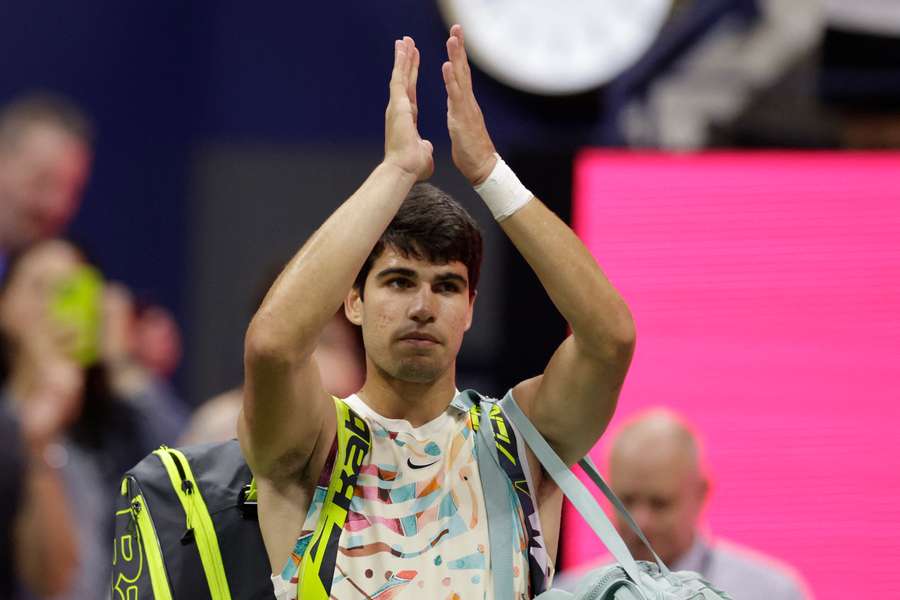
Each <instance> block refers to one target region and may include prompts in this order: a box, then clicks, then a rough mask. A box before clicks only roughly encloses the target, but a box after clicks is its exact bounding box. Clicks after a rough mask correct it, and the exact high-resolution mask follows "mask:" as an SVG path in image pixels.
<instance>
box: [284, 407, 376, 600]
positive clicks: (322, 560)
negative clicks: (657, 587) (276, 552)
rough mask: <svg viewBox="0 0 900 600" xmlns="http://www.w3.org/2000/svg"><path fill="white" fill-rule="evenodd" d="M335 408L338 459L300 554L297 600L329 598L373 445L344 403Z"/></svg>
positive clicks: (364, 426)
mask: <svg viewBox="0 0 900 600" xmlns="http://www.w3.org/2000/svg"><path fill="white" fill-rule="evenodd" d="M334 405H335V410H336V411H337V456H335V460H334V468H333V469H332V471H331V479H330V481H329V483H328V491H327V493H326V495H325V503H324V504H323V505H322V512H321V514H320V516H319V520H318V523H316V529H315V531H314V532H313V536H312V539H311V540H310V543H309V544H308V545H307V546H306V551H305V552H304V554H303V561H302V563H301V565H300V573H299V577H298V583H297V600H328V598H329V597H330V595H331V583H332V580H333V578H334V570H335V564H336V561H337V551H338V542H339V541H340V537H341V531H343V529H344V523H345V522H346V521H347V513H348V512H349V510H350V500H351V499H352V498H353V492H354V489H355V487H356V479H357V476H358V475H359V470H360V468H361V467H362V463H363V460H365V457H366V455H367V454H368V453H369V449H370V448H371V446H372V438H371V432H370V431H369V425H368V424H367V423H366V421H365V419H363V418H362V417H360V416H359V415H357V414H356V413H355V412H354V411H353V410H352V409H351V408H350V407H349V406H348V405H347V404H346V403H345V402H344V401H343V400H340V399H338V398H334ZM301 582H302V583H303V585H302V586H301V585H300V583H301Z"/></svg>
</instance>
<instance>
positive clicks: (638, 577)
mask: <svg viewBox="0 0 900 600" xmlns="http://www.w3.org/2000/svg"><path fill="white" fill-rule="evenodd" d="M500 408H501V409H502V410H503V412H504V414H505V415H506V417H507V418H508V419H509V421H510V422H512V424H513V425H514V426H515V428H516V430H517V431H518V433H519V435H521V436H522V438H523V439H524V440H525V442H526V443H527V444H528V446H529V447H530V448H531V450H532V451H533V452H534V454H535V456H537V458H538V460H539V461H540V462H541V464H542V465H543V467H544V470H545V471H546V472H547V474H548V475H550V477H551V478H552V479H553V480H554V481H555V482H556V484H557V485H558V486H559V487H560V489H561V490H562V491H563V493H564V494H565V495H566V497H567V498H568V499H569V501H570V502H571V503H572V505H573V506H574V507H575V509H576V510H577V511H578V512H579V513H581V516H582V517H584V520H585V521H586V522H587V523H588V525H590V527H591V529H593V530H594V533H596V534H597V536H598V537H599V538H600V540H601V541H602V542H603V544H604V545H605V546H606V547H607V549H608V550H609V552H610V553H611V554H612V555H613V558H615V559H616V561H617V563H618V564H616V565H610V566H608V567H603V568H599V569H596V570H594V571H591V572H590V573H589V574H588V575H586V576H585V577H584V578H583V579H582V580H581V581H580V582H579V584H578V586H577V587H576V588H575V592H574V593H573V592H567V591H563V590H553V589H551V590H547V591H546V592H544V593H542V594H540V595H539V596H537V600H731V597H730V596H729V595H728V594H726V593H725V592H722V591H719V590H717V589H715V588H714V587H712V585H710V584H709V583H708V582H707V581H705V580H704V579H703V578H702V577H701V576H700V575H699V574H697V573H694V572H691V571H677V572H674V573H673V572H671V571H669V569H668V567H666V565H665V564H664V563H663V562H662V560H660V558H659V556H657V554H656V552H654V551H653V549H652V548H651V547H650V542H648V541H647V538H646V537H644V534H643V533H642V532H641V530H640V528H639V527H638V525H637V523H635V522H634V519H632V518H631V515H629V514H628V511H627V510H626V509H625V506H624V505H623V504H622V502H621V501H620V500H619V499H618V498H617V497H616V495H615V494H614V493H613V491H612V490H611V489H610V488H609V486H608V485H607V484H606V482H605V481H603V478H602V477H601V476H600V473H599V472H598V471H597V468H596V467H595V466H594V464H593V462H591V460H590V458H588V457H585V458H583V459H582V460H580V461H579V465H581V467H582V468H583V469H584V471H585V472H586V473H587V475H588V477H590V479H591V481H593V482H594V484H595V485H596V486H597V487H598V488H600V490H601V491H602V492H603V494H604V495H605V496H606V497H607V499H609V501H610V502H611V503H612V504H613V506H614V507H615V508H616V510H617V511H618V512H619V514H620V515H622V517H623V518H624V519H625V521H626V522H627V523H628V525H629V527H630V528H631V529H632V531H634V532H635V533H636V534H637V535H638V537H639V538H640V539H641V541H643V542H644V544H645V545H646V546H647V548H649V549H650V552H651V553H652V554H653V557H654V559H655V561H656V562H655V563H653V562H647V561H635V560H634V558H633V557H632V556H631V552H629V551H628V547H627V546H626V545H625V542H624V541H623V540H622V538H621V536H620V535H619V534H618V532H617V531H616V529H615V527H613V524H612V523H611V522H610V521H609V519H608V518H607V516H606V513H604V512H603V509H602V508H600V506H599V505H598V504H597V502H596V500H594V497H593V496H592V495H591V493H590V492H589V491H588V490H587V488H586V487H585V486H584V484H583V483H581V481H580V480H579V479H578V478H577V477H575V475H574V474H573V473H572V471H571V470H570V469H569V468H568V467H567V466H566V465H565V463H563V461H562V460H561V459H560V458H559V456H557V454H556V452H554V451H553V449H552V448H551V447H550V445H549V444H548V443H547V442H546V441H545V440H544V438H543V437H542V436H541V434H540V433H539V432H538V430H537V429H536V428H535V427H534V425H532V423H531V421H529V420H528V417H526V416H525V413H523V412H522V410H521V409H520V408H519V407H518V405H517V404H516V403H515V400H513V397H512V394H507V395H506V396H505V397H504V398H503V400H502V401H501V402H500ZM490 421H491V420H490V419H482V420H481V423H483V424H484V426H482V427H479V432H478V435H479V437H478V438H476V442H479V443H477V444H476V452H477V454H478V468H479V471H480V473H481V478H482V481H491V480H495V481H499V479H493V478H505V477H506V476H505V474H504V473H503V471H502V469H501V468H500V465H499V463H498V462H497V456H496V452H495V451H494V449H493V446H494V442H493V439H494V437H493V431H492V426H491V422H490ZM488 457H491V458H492V460H490V459H488ZM483 489H484V493H485V506H486V509H487V515H488V534H489V536H490V543H491V570H492V574H493V579H494V598H495V600H513V596H512V590H513V573H512V548H511V545H510V542H509V540H511V539H512V535H513V533H512V527H513V525H512V514H511V508H510V505H509V500H508V496H507V492H506V490H504V489H502V488H501V487H500V486H496V485H484V486H483ZM507 557H508V558H507Z"/></svg>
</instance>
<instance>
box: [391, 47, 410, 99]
mask: <svg viewBox="0 0 900 600" xmlns="http://www.w3.org/2000/svg"><path fill="white" fill-rule="evenodd" d="M408 60H409V54H408V52H407V49H406V44H405V43H404V41H403V40H396V41H395V42H394V70H393V71H391V83H390V89H391V94H394V93H396V92H397V91H402V92H403V93H406V84H407V80H408V77H409V66H408V65H407V61H408Z"/></svg>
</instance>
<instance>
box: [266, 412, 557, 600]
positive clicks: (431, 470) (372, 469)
mask: <svg viewBox="0 0 900 600" xmlns="http://www.w3.org/2000/svg"><path fill="white" fill-rule="evenodd" d="M345 402H346V403H347V404H348V405H349V406H350V407H351V408H352V409H353V410H354V411H355V412H356V413H357V414H359V415H360V416H361V417H362V418H364V419H365V420H366V421H367V423H368V424H369V427H370V429H371V433H372V436H371V437H372V448H371V450H370V452H369V455H368V456H367V457H366V460H365V461H364V463H363V465H362V467H361V469H360V473H359V477H358V479H357V483H356V488H355V493H354V496H353V500H352V501H351V503H350V511H349V514H348V517H347V521H346V523H345V524H344V528H343V531H342V532H341V537H340V542H339V546H338V555H337V561H336V567H335V573H334V578H333V580H332V587H331V597H332V598H336V599H340V600H353V599H357V598H359V599H369V598H371V599H377V600H404V599H413V598H414V599H415V600H422V599H423V598H429V599H430V598H436V599H441V600H445V599H446V600H453V599H465V600H470V599H478V600H481V599H484V600H489V599H491V598H493V595H494V594H493V582H492V579H491V571H490V545H489V538H488V529H487V520H486V513H485V505H484V496H483V493H482V489H481V480H480V478H479V474H478V465H477V461H476V457H475V436H474V431H473V427H472V420H471V416H470V414H469V413H468V412H466V411H462V410H458V409H456V408H454V407H453V406H451V407H448V409H447V411H446V412H444V413H443V414H441V415H440V416H438V417H437V418H436V419H434V420H433V421H430V422H429V423H426V424H425V425H422V426H420V427H415V428H414V427H412V426H411V425H410V424H409V422H407V421H404V420H398V419H388V418H385V417H382V416H380V415H378V414H377V413H375V412H374V411H373V410H372V409H371V408H369V407H368V406H367V405H366V404H365V403H363V402H362V400H360V399H359V398H358V397H357V396H350V397H349V398H347V399H346V400H345ZM326 471H327V472H326ZM330 471H331V468H330V467H328V466H327V467H326V469H323V475H324V477H323V478H322V480H321V481H320V485H319V487H318V488H317V490H316V492H315V494H314V497H313V501H312V502H311V504H310V507H309V510H308V513H307V517H306V520H305V522H304V525H303V533H301V535H300V537H299V538H298V540H297V544H296V546H295V549H294V552H293V553H292V555H291V558H290V560H288V563H287V565H286V566H285V569H284V571H283V572H282V573H281V579H282V580H283V581H285V582H290V584H292V586H293V588H292V589H294V590H296V584H297V578H298V573H299V572H300V563H301V561H302V557H303V554H304V552H305V550H306V545H307V544H308V543H309V541H310V539H311V537H312V534H313V531H314V530H315V527H316V522H317V520H318V517H319V514H320V513H321V509H322V505H323V502H324V500H325V490H326V488H327V485H328V476H329V475H330ZM491 484H492V485H493V484H495V483H494V482H492V483H491ZM496 484H498V485H504V486H506V487H507V488H508V490H509V493H510V502H511V503H513V505H514V506H515V507H516V510H515V514H516V515H518V519H517V527H516V528H515V530H516V537H517V538H518V539H516V540H510V544H511V546H512V547H513V548H514V549H515V550H516V551H515V552H513V553H512V555H513V573H514V587H515V590H514V598H516V599H524V598H529V597H530V591H529V590H530V587H531V585H530V583H529V555H528V540H527V538H526V537H525V531H526V529H527V527H526V526H525V524H524V520H525V519H529V520H533V519H536V515H528V516H526V515H524V513H523V510H522V506H521V505H520V502H519V499H518V497H517V495H516V493H515V491H514V490H513V486H512V485H511V484H510V483H509V482H508V481H503V482H496ZM529 508H531V507H529ZM532 562H533V561H532ZM542 562H544V563H545V564H546V561H542ZM542 575H543V574H542ZM301 585H302V582H301ZM291 597H293V596H291Z"/></svg>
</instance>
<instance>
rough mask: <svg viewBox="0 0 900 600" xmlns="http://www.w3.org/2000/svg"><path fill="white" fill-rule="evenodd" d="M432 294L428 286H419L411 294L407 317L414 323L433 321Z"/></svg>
mask: <svg viewBox="0 0 900 600" xmlns="http://www.w3.org/2000/svg"><path fill="white" fill-rule="evenodd" d="M434 300H435V298H434V294H433V293H432V292H431V289H430V288H429V287H428V286H424V285H423V286H421V287H420V288H419V289H418V290H417V291H416V294H415V295H414V296H413V299H412V303H411V304H410V307H409V318H410V319H412V320H413V321H415V322H416V323H431V322H432V321H434V314H435V310H434Z"/></svg>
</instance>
